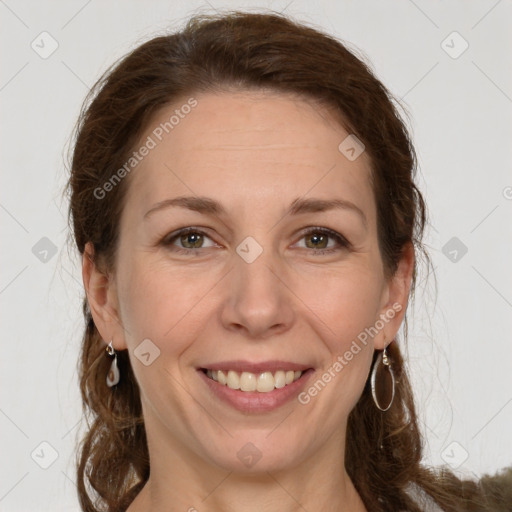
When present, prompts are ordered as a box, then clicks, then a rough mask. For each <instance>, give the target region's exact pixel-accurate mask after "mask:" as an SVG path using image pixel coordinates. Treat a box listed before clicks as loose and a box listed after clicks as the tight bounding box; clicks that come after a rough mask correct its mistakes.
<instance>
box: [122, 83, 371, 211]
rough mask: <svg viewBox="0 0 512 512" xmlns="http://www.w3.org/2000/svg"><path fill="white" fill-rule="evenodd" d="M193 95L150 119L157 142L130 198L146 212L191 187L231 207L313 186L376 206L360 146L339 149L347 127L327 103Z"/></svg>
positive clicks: (149, 134) (258, 95)
mask: <svg viewBox="0 0 512 512" xmlns="http://www.w3.org/2000/svg"><path fill="white" fill-rule="evenodd" d="M192 100H193V101H192ZM192 100H191V99H190V98H183V99H182V100H181V101H177V102H175V103H174V104H173V105H170V106H167V107H164V108H162V109H161V110H159V111H158V112H157V113H156V114H155V115H154V116H153V118H152V120H151V121H150V122H149V124H148V127H147V128H146V130H145V132H144V133H143V135H142V137H141V138H140V141H139V145H144V144H146V143H148V144H147V145H148V146H153V147H152V149H150V150H149V151H148V152H147V155H146V156H145V157H144V158H142V159H141V161H140V163H138V164H137V166H136V168H135V169H134V171H133V172H132V174H131V175H130V177H129V179H130V182H131V183H130V185H129V191H128V196H127V204H126V206H128V205H130V207H132V208H136V209H137V210H138V211H139V213H142V214H143V212H142V210H144V211H146V210H147V209H148V208H149V207H150V206H151V205H152V204H154V203H156V202H158V201H162V200H164V199H167V198H169V197H176V196H179V195H183V194H186V195H200V196H213V197H215V198H216V199H217V200H218V201H220V202H222V203H223V204H226V206H227V208H229V206H230V204H232V205H233V206H236V205H237V204H238V202H239V203H240V204H246V203H247V200H248V199H250V198H251V199H252V200H253V201H257V200H261V201H266V200H268V201H271V202H278V203H284V202H286V201H287V200H288V199H289V198H292V197H293V198H296V197H302V196H304V195H306V194H308V193H311V194H313V195H314V196H315V197H320V198H326V199H327V198H332V197H333V194H334V195H338V196H342V197H344V198H345V199H349V200H351V201H353V202H356V203H359V204H360V206H361V208H365V209H366V210H367V214H368V216H369V217H370V218H371V217H372V215H373V214H374V212H372V211H371V210H372V204H369V202H370V203H373V201H372V191H371V187H370V182H369V171H370V163H369V159H368V157H367V155H366V154H365V153H363V154H361V155H360V157H358V158H357V159H356V160H353V161H351V160H349V159H348V158H347V157H346V156H345V155H344V154H343V152H341V151H340V149H339V146H340V143H342V142H343V141H344V140H345V139H346V138H347V137H348V136H349V133H348V132H347V131H346V129H345V128H343V127H342V125H341V124H340V123H339V122H337V121H336V119H335V118H334V116H333V115H332V113H330V112H329V111H327V110H326V109H325V108H324V107H321V106H319V105H318V104H316V103H315V102H313V101H307V100H305V99H302V98H299V97H294V96H291V95H288V94H282V93H275V92H263V91H238V92H223V93H201V94H197V95H195V96H194V97H193V98H192ZM190 105H194V106H192V107H191V106H190ZM150 140H151V142H149V141H150ZM137 147H138V146H137ZM368 210H370V211H368Z"/></svg>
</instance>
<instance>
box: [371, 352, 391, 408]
mask: <svg viewBox="0 0 512 512" xmlns="http://www.w3.org/2000/svg"><path fill="white" fill-rule="evenodd" d="M386 348H387V347H386ZM386 348H385V349H384V350H383V351H382V352H381V353H380V354H379V355H378V356H377V358H376V359H375V363H374V365H373V369H372V375H371V385H372V396H373V401H374V402H375V405H376V406H377V408H378V409H380V410H381V411H383V412H385V411H387V410H388V409H389V408H390V407H391V404H392V403H393V399H394V398H395V375H394V373H393V369H392V368H391V362H390V360H389V357H388V354H387V351H386ZM381 363H382V364H381ZM377 374H378V375H377ZM377 381H378V383H379V389H377V387H376V382H377ZM382 402H384V404H387V405H383V403H382Z"/></svg>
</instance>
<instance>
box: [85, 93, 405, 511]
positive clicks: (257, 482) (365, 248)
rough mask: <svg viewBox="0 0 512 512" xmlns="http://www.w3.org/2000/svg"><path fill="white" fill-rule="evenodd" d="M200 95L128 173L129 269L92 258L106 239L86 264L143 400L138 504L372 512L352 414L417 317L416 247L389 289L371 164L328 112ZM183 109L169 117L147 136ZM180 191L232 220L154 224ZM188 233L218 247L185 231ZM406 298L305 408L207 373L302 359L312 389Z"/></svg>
mask: <svg viewBox="0 0 512 512" xmlns="http://www.w3.org/2000/svg"><path fill="white" fill-rule="evenodd" d="M195 98H196V99H197V106H196V107H195V108H194V109H193V110H192V111H191V112H190V113H189V114H188V115H187V116H185V117H184V118H183V119H181V120H180V122H179V124H177V125H176V126H175V127H174V128H173V130H172V132H170V133H169V134H167V135H166V136H165V137H164V138H163V139H162V141H161V142H159V143H158V145H157V146H156V147H155V148H154V149H152V150H151V151H150V153H149V154H148V155H147V156H146V157H145V158H144V160H143V161H142V162H141V163H140V164H139V165H138V166H137V168H136V169H135V170H134V171H133V172H132V174H131V175H130V176H129V178H126V179H129V180H130V183H129V190H128V195H127V197H126V203H125V207H124V210H123V213H122V217H121V225H120V242H119V250H118V253H117V257H116V262H115V268H114V269H113V271H112V272H110V273H106V272H102V271H101V269H100V268H98V267H97V266H95V265H94V263H93V262H92V261H91V258H92V256H93V248H92V246H91V245H90V244H88V246H87V252H86V257H84V259H83V279H84V284H85V288H86V291H87V296H88V300H89V303H90V305H91V310H92V314H93V317H94V321H95V324H96V326H97V327H98V330H99V332H100V334H101V336H102V337H103V339H104V340H106V341H107V342H108V341H110V340H111V339H113V345H114V348H115V349H116V350H124V349H128V351H129V354H130V359H131V362H132V366H133V369H134V372H135V375H136V378H137V381H138V383H139V386H140V390H141V400H142V406H143V413H144V419H145V425H146V431H147V437H148V446H149V453H150V459H151V475H150V478H149V481H148V482H147V484H146V485H145V487H144V489H143V490H142V491H141V493H140V494H139V495H138V496H137V498H136V499H135V501H134V502H133V503H132V505H131V506H130V507H129V509H128V511H129V512H139V511H149V510H151V511H155V512H159V511H166V512H168V511H170V510H172V511H175V510H176V511H184V512H185V511H187V510H189V511H190V512H192V511H193V510H197V511H198V512H205V511H208V512H210V511H212V512H213V511H218V510H222V511H226V512H232V511H237V512H244V511H260V510H265V511H269V512H272V511H276V512H277V511H279V512H292V511H299V510H301V511H303V510H307V511H310V512H313V511H333V512H334V511H336V512H343V511H345V512H348V511H350V512H361V511H365V507H364V505H363V503H362V501H361V499H360V497H359V495H358V494H357V492H356V490H355V488H354V485H353V483H352V482H351V480H350V478H349V476H348V475H347V472H346V470H345V467H344V453H345V434H346V424H347V417H348V415H349V413H350V411H351V410H352V408H353V407H354V405H355V404H356V402H357V401H358V399H359V397H360V395H361V393H362V391H363V388H364V385H365V382H366V380H367V378H368V373H369V370H370V365H371V360H372V354H373V351H374V350H375V349H383V348H384V347H385V346H386V345H387V344H388V343H389V342H390V341H391V340H392V339H393V338H394V337H395V335H396V333H397V331H398V329H399V327H400V324H401V323H402V320H403V316H404V313H405V309H406V305H407V299H408V294H409V288H410V284H411V276H412V270H413V262H414V255H413V251H412V247H411V248H410V249H409V250H408V251H406V252H405V253H404V257H403V259H402V261H401V262H400V265H399V268H398V271H397V272H396V273H395V275H394V276H393V277H392V278H389V279H387V278H386V277H385V273H384V268H383V264H382V259H381V255H380V251H379V247H378V241H377V218H376V205H375V200H374V198H373V192H372V189H371V185H370V181H369V175H370V161H369V158H368V157H367V155H366V153H363V154H362V155H361V156H360V157H358V158H357V159H356V160H354V161H350V160H349V159H347V158H346V157H345V155H344V154H342V153H341V152H340V151H339V149H338V146H339V144H340V143H341V142H342V141H343V140H344V139H345V138H346V137H347V136H348V135H349V134H348V133H347V132H346V130H345V129H344V128H342V127H341V126H340V125H339V124H338V123H336V122H335V120H334V119H333V118H332V117H331V116H329V115H328V113H327V112H326V111H324V110H320V109H319V108H318V107H317V106H315V105H313V104H312V103H310V102H306V101H305V100H300V99H296V98H293V97H291V96H287V95H282V94H278V93H269V92H262V91H260V92H248V91H239V92H226V93H219V94H206V93H204V94H200V95H197V96H196V97H195ZM185 101H186V99H185ZM185 101H184V102H185ZM177 106H178V107H179V105H173V106H172V107H168V108H167V107H166V108H165V109H162V110H161V111H160V112H158V115H157V116H156V117H155V118H154V119H153V120H152V122H151V123H150V126H149V127H148V129H147V132H146V133H145V134H143V136H142V137H141V143H142V142H143V141H145V140H146V138H147V137H148V135H151V133H152V130H153V129H154V128H155V127H156V126H158V125H159V123H161V122H164V121H166V120H168V119H169V117H170V115H172V112H173V110H174V109H175V108H176V107H177ZM181 196H192V197H197V196H200V197H208V198H211V199H213V200H215V201H217V202H218V203H220V204H221V205H222V207H223V208H224V210H225V211H224V212H223V213H215V214H213V213H207V212H198V211H192V210H190V209H188V208H186V207H180V206H172V207H168V208H161V209H158V210H156V211H154V212H153V213H151V214H149V215H147V216H146V217H145V214H146V213H147V212H148V211H149V210H150V209H152V208H153V207H154V206H155V205H156V204H157V203H159V202H161V201H164V200H167V199H172V198H177V197H181ZM298 198H300V199H312V198H316V199H322V200H332V199H335V200H343V201H346V202H351V203H352V204H353V205H355V206H356V207H357V208H358V209H359V210H360V211H361V212H358V211H357V210H356V209H354V208H348V207H346V208H331V209H327V210H325V211H304V212H302V213H298V214H290V213H287V210H288V208H289V207H290V205H291V204H292V203H293V201H295V200H296V199H298ZM104 200H108V197H107V198H106V199H104ZM189 226H191V227H194V228H198V229H200V232H202V233H204V234H203V235H202V237H201V235H199V237H198V236H197V234H196V235H192V238H189V237H190V234H189V237H187V236H185V237H181V238H180V236H177V237H175V236H173V237H170V236H169V235H174V234H176V232H177V230H179V229H181V228H184V227H189ZM306 228H307V229H306ZM310 228H312V229H310ZM315 228H328V229H330V230H333V231H335V232H336V233H339V234H340V235H342V236H343V237H344V238H345V239H346V240H347V241H348V242H349V245H348V246H343V245H341V244H340V243H338V242H337V240H336V238H335V237H332V236H330V235H325V234H324V233H321V232H320V233H319V232H318V230H316V231H315ZM306 230H308V231H309V232H308V233H305V231H306ZM322 236H323V238H322ZM247 237H252V239H254V240H255V241H256V242H257V244H258V245H259V246H260V247H261V248H262V250H263V251H262V252H261V254H260V255H259V256H258V257H257V258H256V259H255V260H254V261H252V262H251V263H248V262H247V261H246V260H244V259H243V258H242V257H241V256H240V253H237V251H236V249H237V247H238V246H239V244H240V243H241V242H242V241H244V240H245V239H246V238H247ZM183 244H185V245H183ZM186 249H188V252H184V251H185V250H186ZM250 250H254V248H253V249H250ZM322 250H326V251H330V252H322ZM394 304H395V305H396V304H398V305H400V308H401V310H400V311H398V312H396V311H395V314H394V316H393V317H392V318H391V319H389V320H388V321H386V322H385V325H384V326H383V327H382V329H380V330H379V332H378V334H377V335H375V336H374V337H373V338H369V340H368V343H367V344H366V345H361V347H360V348H361V350H360V351H359V352H358V353H357V354H356V355H354V357H353V358H352V359H351V360H350V362H348V363H347V364H346V365H345V366H344V367H343V370H342V371H339V372H337V373H336V375H335V377H333V378H332V379H331V380H330V382H329V383H328V385H326V386H325V387H324V388H323V389H322V390H321V391H320V392H318V393H317V394H316V395H315V396H311V397H310V398H311V399H310V401H309V402H308V403H306V404H303V403H300V402H299V401H298V400H297V397H293V398H292V399H290V400H288V401H287V402H286V403H284V404H282V405H280V406H279V407H276V408H275V409H273V410H271V411H266V412H251V411H249V412H247V411H245V412H242V411H240V410H238V409H237V408H234V407H233V406H231V405H230V404H227V403H225V402H224V401H222V400H220V399H219V398H217V396H216V395H214V394H213V393H212V392H211V390H210V388H209V387H208V385H205V379H204V375H203V376H201V375H199V371H198V368H200V367H204V368H208V365H209V364H213V363H218V362H221V361H226V360H236V359H243V360H248V361H253V362H262V361H268V360H280V361H289V362H295V363H300V364H304V365H307V366H308V367H311V368H313V369H314V374H311V375H310V376H309V377H308V379H309V380H308V383H307V385H306V386H305V388H304V389H305V390H306V391H307V390H308V388H309V386H311V385H312V384H313V383H314V382H315V381H316V380H317V379H319V378H321V376H322V375H323V374H324V373H325V372H326V371H328V369H329V368H330V367H332V365H333V362H334V361H335V360H336V359H337V357H338V356H340V355H343V354H344V353H345V352H346V351H347V350H349V348H350V346H351V343H352V342H353V341H354V340H356V339H357V336H358V334H360V333H361V332H363V331H364V329H365V328H367V327H370V326H373V325H375V324H376V321H377V320H378V319H379V318H382V317H381V315H386V314H387V312H389V311H390V310H391V309H392V308H393V305H394ZM388 316H389V315H388ZM144 339H150V340H151V342H152V343H153V344H154V345H155V346H156V347H158V349H159V350H160V354H159V356H158V357H157V358H156V359H155V360H154V362H152V363H151V364H150V365H148V366H146V365H144V364H142V363H141V361H140V360H139V359H138V358H137V357H135V356H134V353H133V351H134V350H135V349H136V348H137V347H138V346H139V344H140V343H141V341H142V340H144ZM121 378H122V376H121ZM248 443H251V445H253V446H255V447H256V449H257V450H258V453H259V454H260V456H261V457H260V458H259V460H258V461H257V462H256V463H254V464H253V465H251V466H250V467H249V466H248V465H247V464H246V463H244V461H243V460H242V459H241V457H239V455H238V454H239V451H240V450H241V449H242V448H243V447H244V446H247V445H248Z"/></svg>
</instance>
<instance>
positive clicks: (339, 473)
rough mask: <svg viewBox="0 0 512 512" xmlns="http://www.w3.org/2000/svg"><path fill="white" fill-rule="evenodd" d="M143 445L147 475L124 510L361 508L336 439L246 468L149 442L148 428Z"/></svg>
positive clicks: (331, 511) (356, 511)
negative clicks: (277, 464)
mask: <svg viewBox="0 0 512 512" xmlns="http://www.w3.org/2000/svg"><path fill="white" fill-rule="evenodd" d="M160 440H161V438H160ZM148 446H149V453H150V460H151V476H150V478H149V480H148V482H147V483H146V485H145V486H144V488H143V489H142V491H141V492H140V493H139V495H138V496H137V497H136V498H135V500H134V501H133V503H132V504H131V505H130V507H129V508H128V510H127V512H149V511H151V512H160V511H162V512H163V511H165V512H168V511H169V510H183V511H187V512H217V511H219V510H222V511H224V512H235V511H236V512H245V511H254V510H265V511H268V512H298V511H301V512H303V511H304V510H308V511H310V512H313V511H320V510H321V511H323V512H366V509H365V507H364V505H363V503H362V501H361V498H360V497H359V495H358V493H357V491H356V489H355V487H354V485H353V483H352V481H351V480H350V478H349V476H348V474H347V473H346V470H345V468H344V465H343V460H344V453H343V452H344V441H341V440H340V439H339V440H338V441H337V442H333V443H326V444H324V445H323V446H322V449H321V450H317V451H315V453H312V454H310V456H309V457H306V458H305V459H304V460H303V461H302V462H300V463H299V464H297V465H295V466H294V467H293V468H287V469H280V470H268V468H263V467H262V469H261V471H259V472H248V473H238V472H234V471H228V470H225V469H222V468H220V467H218V466H215V465H212V464H210V463H208V462H206V461H205V460H204V459H201V458H199V457H198V456H197V455H196V454H194V453H192V452H184V451H183V449H181V450H180V447H179V446H174V447H172V449H169V448H171V447H170V446H168V445H167V444H166V443H162V442H161V441H159V442H158V443H152V442H151V436H150V435H149V433H148Z"/></svg>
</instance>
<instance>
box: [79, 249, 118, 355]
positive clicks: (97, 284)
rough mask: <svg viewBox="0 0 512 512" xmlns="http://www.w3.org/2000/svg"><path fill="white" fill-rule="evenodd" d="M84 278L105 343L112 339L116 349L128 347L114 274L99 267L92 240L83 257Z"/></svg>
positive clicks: (93, 314) (99, 330)
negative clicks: (120, 314)
mask: <svg viewBox="0 0 512 512" xmlns="http://www.w3.org/2000/svg"><path fill="white" fill-rule="evenodd" d="M82 279H83V282H84V287H85V292H86V294H87V300H88V302H89V308H90V310H91V314H92V318H93V320H94V325H96V328H97V329H98V332H99V333H100V335H101V337H102V338H103V340H104V341H105V343H107V344H108V343H109V342H110V341H111V340H112V345H113V346H114V348H115V349H116V350H122V349H125V348H126V341H125V336H124V329H123V326H122V323H121V320H120V317H119V302H118V296H117V290H116V284H115V280H114V276H113V274H109V273H105V272H104V271H102V270H100V269H99V268H98V264H97V261H96V260H95V255H94V246H93V244H92V243H91V242H87V244H86V245H85V250H84V254H83V257H82Z"/></svg>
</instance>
